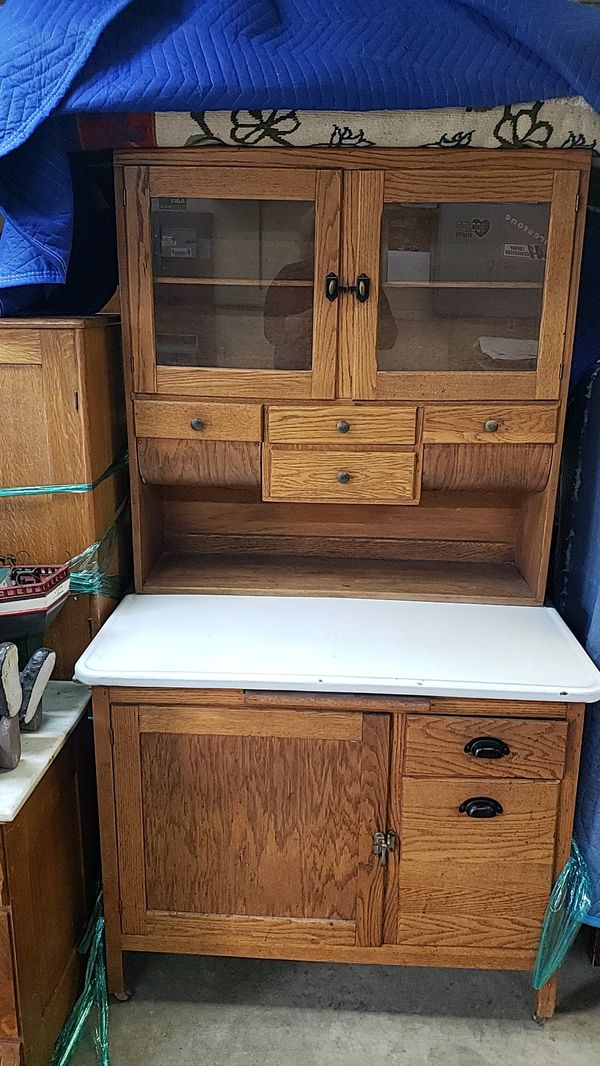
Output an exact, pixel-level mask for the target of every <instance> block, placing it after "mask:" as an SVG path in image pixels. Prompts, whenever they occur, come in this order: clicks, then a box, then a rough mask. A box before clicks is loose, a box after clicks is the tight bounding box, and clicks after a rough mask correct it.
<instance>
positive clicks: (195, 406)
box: [135, 400, 262, 441]
mask: <svg viewBox="0 0 600 1066" xmlns="http://www.w3.org/2000/svg"><path fill="white" fill-rule="evenodd" d="M135 433H136V436H137V437H162V438H173V439H175V440H178V439H179V440H181V439H183V440H230V441H260V440H261V438H262V407H261V405H260V404H257V403H204V401H202V400H198V401H187V400H186V401H184V400H180V401H178V400H173V401H171V400H136V402H135Z"/></svg>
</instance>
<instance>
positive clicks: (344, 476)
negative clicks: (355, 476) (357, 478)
mask: <svg viewBox="0 0 600 1066" xmlns="http://www.w3.org/2000/svg"><path fill="white" fill-rule="evenodd" d="M336 477H337V479H338V481H339V483H340V485H347V484H348V482H349V481H350V478H351V474H349V473H348V471H347V470H340V472H339V474H336Z"/></svg>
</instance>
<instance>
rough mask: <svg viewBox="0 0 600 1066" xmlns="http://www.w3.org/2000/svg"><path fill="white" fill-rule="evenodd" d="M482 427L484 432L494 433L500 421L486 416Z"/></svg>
mask: <svg viewBox="0 0 600 1066" xmlns="http://www.w3.org/2000/svg"><path fill="white" fill-rule="evenodd" d="M483 428H484V429H485V431H486V433H495V432H496V430H498V429H499V428H500V423H499V422H497V421H496V419H495V418H488V420H487V422H484V424H483Z"/></svg>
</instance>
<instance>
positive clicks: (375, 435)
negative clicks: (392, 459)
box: [267, 404, 417, 448]
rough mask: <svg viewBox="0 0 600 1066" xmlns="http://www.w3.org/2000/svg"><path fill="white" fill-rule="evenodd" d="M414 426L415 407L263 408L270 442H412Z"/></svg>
mask: <svg viewBox="0 0 600 1066" xmlns="http://www.w3.org/2000/svg"><path fill="white" fill-rule="evenodd" d="M416 428H417V409H416V407H389V406H383V405H381V404H377V405H376V406H375V405H371V406H358V405H353V404H343V405H340V404H335V405H334V404H331V405H330V406H328V407H327V406H325V405H323V406H319V407H282V406H279V405H277V406H274V407H269V408H268V412H267V430H268V436H269V441H270V442H271V443H272V444H332V445H336V446H338V445H339V447H342V448H343V447H346V446H347V445H348V444H384V445H385V444H414V443H415V440H416Z"/></svg>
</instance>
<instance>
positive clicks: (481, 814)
mask: <svg viewBox="0 0 600 1066" xmlns="http://www.w3.org/2000/svg"><path fill="white" fill-rule="evenodd" d="M458 810H459V813H460V814H466V815H468V817H469V818H495V817H496V815H497V814H502V813H503V811H504V808H503V806H502V804H501V803H498V800H495V799H491V798H490V797H489V796H472V797H471V799H468V800H464V802H463V803H461V805H460V807H459V808H458Z"/></svg>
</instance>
